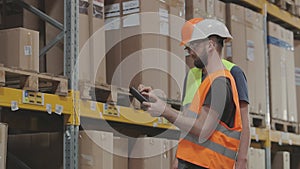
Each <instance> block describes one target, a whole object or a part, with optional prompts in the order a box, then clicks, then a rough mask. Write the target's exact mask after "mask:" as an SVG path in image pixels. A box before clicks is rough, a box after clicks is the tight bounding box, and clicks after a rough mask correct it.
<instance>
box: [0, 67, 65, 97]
mask: <svg viewBox="0 0 300 169" xmlns="http://www.w3.org/2000/svg"><path fill="white" fill-rule="evenodd" d="M0 86H1V87H10V88H16V89H23V90H29V91H36V92H43V93H51V94H57V95H61V96H66V95H68V79H67V78H65V77H63V76H57V75H52V74H45V73H37V72H34V71H28V70H22V69H20V68H15V67H4V66H3V65H1V64H0Z"/></svg>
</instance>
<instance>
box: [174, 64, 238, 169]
mask: <svg viewBox="0 0 300 169" xmlns="http://www.w3.org/2000/svg"><path fill="white" fill-rule="evenodd" d="M222 76H223V77H227V78H228V79H229V80H230V83H231V87H232V94H233V101H234V103H235V107H236V109H235V110H236V111H235V117H234V126H233V128H229V127H228V126H227V125H226V124H225V123H223V122H222V121H219V122H218V126H217V128H216V129H215V131H214V132H213V133H212V135H211V136H210V137H209V138H208V139H207V140H206V141H205V142H203V143H200V142H199V141H198V138H197V137H195V136H194V135H191V134H187V135H186V136H185V137H184V138H182V139H181V140H180V142H179V144H178V149H177V154H176V156H177V158H179V159H182V160H185V161H187V162H190V163H193V164H195V165H198V166H202V167H206V168H210V169H232V168H233V166H234V164H235V160H236V157H237V152H238V149H239V145H240V136H241V131H242V122H241V115H240V106H239V99H238V93H237V89H236V85H235V81H234V79H233V77H232V75H231V74H230V72H229V71H228V70H221V71H217V72H214V73H212V74H210V75H209V76H208V77H206V78H205V79H204V81H203V82H202V83H201V85H200V87H199V88H198V90H197V93H196V94H195V97H194V99H193V101H192V103H191V105H190V111H191V112H194V113H197V114H198V116H199V115H200V114H201V108H202V106H203V103H204V100H205V98H206V95H207V93H208V91H209V89H210V86H211V84H212V82H213V81H214V80H215V79H216V78H218V77H222Z"/></svg>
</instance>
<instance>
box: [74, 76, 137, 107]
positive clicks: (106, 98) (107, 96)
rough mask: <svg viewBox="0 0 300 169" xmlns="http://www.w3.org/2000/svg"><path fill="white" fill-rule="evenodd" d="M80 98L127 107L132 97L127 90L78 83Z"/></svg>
mask: <svg viewBox="0 0 300 169" xmlns="http://www.w3.org/2000/svg"><path fill="white" fill-rule="evenodd" d="M79 91H80V98H81V99H84V100H92V101H97V102H103V103H111V104H117V105H120V106H126V107H129V106H130V104H131V101H132V96H131V95H130V93H129V90H128V89H124V88H120V87H115V86H113V85H107V84H93V83H91V82H86V81H81V82H79Z"/></svg>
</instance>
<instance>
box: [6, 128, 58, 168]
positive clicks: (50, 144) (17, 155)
mask: <svg viewBox="0 0 300 169" xmlns="http://www.w3.org/2000/svg"><path fill="white" fill-rule="evenodd" d="M62 143H63V134H62V133H57V132H53V133H34V134H17V135H9V136H8V145H7V147H8V150H9V153H10V154H9V156H8V163H7V168H20V167H21V166H22V165H25V166H28V167H30V168H45V169H53V168H62V165H63V144H62ZM20 162H21V163H20ZM22 163H23V164H22Z"/></svg>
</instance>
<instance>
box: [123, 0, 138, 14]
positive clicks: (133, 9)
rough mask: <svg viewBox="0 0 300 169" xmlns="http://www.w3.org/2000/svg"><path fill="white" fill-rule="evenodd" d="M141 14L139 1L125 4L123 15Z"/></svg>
mask: <svg viewBox="0 0 300 169" xmlns="http://www.w3.org/2000/svg"><path fill="white" fill-rule="evenodd" d="M137 12H140V3H139V0H134V1H127V2H123V15H126V14H132V13H137Z"/></svg>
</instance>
